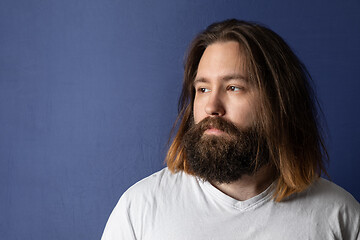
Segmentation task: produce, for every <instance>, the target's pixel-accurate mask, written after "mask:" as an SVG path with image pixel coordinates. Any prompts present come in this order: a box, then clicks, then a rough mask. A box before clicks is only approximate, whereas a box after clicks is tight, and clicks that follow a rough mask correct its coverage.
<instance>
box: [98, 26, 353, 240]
mask: <svg viewBox="0 0 360 240" xmlns="http://www.w3.org/2000/svg"><path fill="white" fill-rule="evenodd" d="M310 79H311V78H310V75H309V73H308V72H307V70H306V69H305V67H304V65H303V64H302V63H301V61H300V60H299V59H298V58H297V57H296V55H295V54H294V53H293V52H292V50H291V49H290V47H289V46H288V45H287V44H286V43H285V41H284V40H283V39H282V38H281V37H280V36H278V35H277V34H276V33H274V32H273V31H271V30H270V29H268V28H266V27H263V26H261V25H259V24H254V23H249V22H245V21H238V20H236V19H232V20H226V21H223V22H219V23H214V24H212V25H210V26H209V27H208V28H207V29H205V30H204V31H203V32H201V33H200V34H199V35H197V37H196V38H195V39H194V41H193V42H192V44H191V46H190V49H189V53H188V56H187V59H186V63H185V71H184V82H183V89H182V94H181V97H180V101H179V116H178V120H179V122H178V123H179V124H178V126H177V127H178V128H177V132H176V135H175V136H174V138H173V141H172V143H171V145H170V148H169V150H168V153H167V156H166V162H167V167H168V168H167V169H164V170H162V171H160V172H158V173H156V174H155V175H153V176H151V177H149V178H147V179H146V180H144V181H141V182H140V183H138V184H136V185H135V186H134V187H132V188H131V189H129V190H128V191H127V192H126V193H125V194H124V195H123V196H122V197H121V199H120V201H119V203H118V205H117V206H116V208H115V209H114V211H113V213H112V215H111V217H110V219H109V221H108V224H107V226H106V229H105V232H104V235H103V239H104V240H105V239H172V240H176V239H359V218H360V216H359V211H360V210H359V204H358V202H357V201H356V200H354V199H353V198H352V197H351V195H349V194H348V193H347V192H346V191H344V190H343V189H341V188H339V187H338V186H336V185H334V184H332V183H330V182H328V181H326V180H324V179H322V178H320V177H319V176H321V175H322V174H325V175H326V169H325V164H324V160H326V159H327V157H328V156H327V151H326V148H325V144H324V139H323V138H322V134H321V131H320V129H321V128H320V127H319V125H320V122H319V114H318V113H317V107H318V106H317V105H316V103H317V101H316V96H315V95H314V92H313V90H312V88H311V82H310Z"/></svg>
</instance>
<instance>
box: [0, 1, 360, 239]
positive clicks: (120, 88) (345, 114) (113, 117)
mask: <svg viewBox="0 0 360 240" xmlns="http://www.w3.org/2000/svg"><path fill="white" fill-rule="evenodd" d="M359 12H360V2H359V1H357V0H349V1H347V0H345V1H317V0H315V1H313V0H306V1H286V0H283V1H280V0H275V1H269V0H251V1H250V0H249V1H236V0H233V1H225V0H222V1H207V0H203V1H194V0H181V1H168V0H161V1H145V0H143V1H119V0H61V1H59V0H1V1H0V114H1V115H0V203H1V204H0V238H1V239H29V240H30V239H37V240H38V239H100V236H101V234H102V231H103V228H104V226H105V223H106V220H107V218H108V216H109V214H110V212H111V210H112V209H113V207H114V206H115V204H116V202H117V200H118V199H119V197H120V196H121V194H122V193H123V192H124V191H125V190H126V189H127V188H128V187H129V186H131V185H132V184H133V183H135V182H136V181H138V180H140V179H141V178H143V177H145V176H147V175H149V174H151V173H153V172H154V171H156V170H159V169H161V168H162V167H163V166H164V164H163V159H164V156H165V153H166V150H167V148H166V143H167V139H168V136H169V131H170V129H171V126H172V124H173V121H174V120H175V117H176V113H177V112H176V110H177V99H178V96H179V93H180V90H181V81H182V70H183V59H184V53H185V51H186V49H187V45H188V43H189V42H190V41H191V39H192V38H193V37H194V36H195V34H196V33H198V32H199V31H201V30H202V29H204V28H205V27H206V26H207V25H208V24H210V23H212V22H214V21H218V20H223V19H226V18H233V17H236V18H240V19H244V20H252V21H258V22H262V23H264V24H266V25H267V26H269V27H270V28H272V29H273V30H274V31H276V32H277V33H279V34H280V35H281V36H282V37H283V38H284V39H285V40H286V41H287V42H288V43H289V44H290V46H291V47H292V48H293V49H294V51H295V53H296V54H297V55H298V56H299V57H300V59H301V60H302V61H303V62H304V63H305V65H306V66H307V67H308V69H309V71H310V73H311V74H312V76H313V78H314V81H315V85H316V88H317V92H318V96H319V99H320V102H321V104H322V107H323V111H324V114H325V117H326V119H327V129H328V135H327V137H326V142H327V145H328V148H329V153H330V157H331V162H330V166H329V173H330V175H331V177H332V179H333V181H334V182H335V183H337V184H339V185H340V186H342V187H343V188H345V189H346V190H347V191H349V192H350V193H351V194H353V196H354V197H355V198H356V199H357V200H358V201H359V200H360V181H359V177H358V171H359V169H360V163H359V157H358V156H359V155H360V147H359V146H358V145H359V140H358V136H359V135H360V128H359V122H358V119H359V116H360V112H359V109H360V108H359V106H358V104H359V102H360V101H359V100H360V99H359V98H360V97H359V90H360V84H359V82H360V81H359V80H360V79H359V76H360V67H359V62H360V44H359V43H360V14H359Z"/></svg>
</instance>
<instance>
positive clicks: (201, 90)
mask: <svg viewBox="0 0 360 240" xmlns="http://www.w3.org/2000/svg"><path fill="white" fill-rule="evenodd" d="M197 91H198V92H201V93H207V92H210V89H208V88H198V89H197Z"/></svg>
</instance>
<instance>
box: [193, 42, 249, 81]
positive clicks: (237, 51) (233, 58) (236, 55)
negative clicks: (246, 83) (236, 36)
mask: <svg viewBox="0 0 360 240" xmlns="http://www.w3.org/2000/svg"><path fill="white" fill-rule="evenodd" d="M245 60H246V59H245V56H244V54H243V51H242V49H241V47H240V44H239V43H238V42H235V41H226V42H216V43H213V44H211V45H209V46H208V47H207V48H206V49H205V51H204V53H203V55H202V57H201V59H200V62H199V65H198V69H197V74H196V78H195V79H199V78H203V79H208V78H210V79H213V78H219V77H223V76H226V75H238V76H243V78H244V79H246V77H247V76H246V75H247V74H246V71H245V64H246V61H245Z"/></svg>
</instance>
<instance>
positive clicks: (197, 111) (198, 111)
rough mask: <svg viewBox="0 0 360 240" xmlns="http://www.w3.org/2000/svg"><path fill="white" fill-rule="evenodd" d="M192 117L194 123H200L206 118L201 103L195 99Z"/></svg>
mask: <svg viewBox="0 0 360 240" xmlns="http://www.w3.org/2000/svg"><path fill="white" fill-rule="evenodd" d="M193 117H194V122H195V123H198V122H200V121H201V120H203V119H204V118H205V117H206V114H205V110H204V106H202V103H201V102H200V101H198V100H196V98H195V100H194V105H193Z"/></svg>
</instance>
